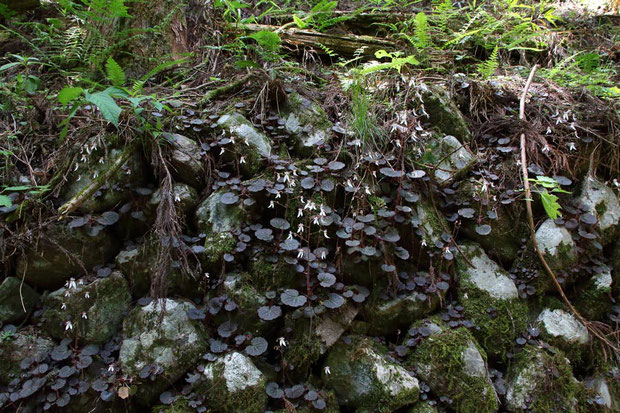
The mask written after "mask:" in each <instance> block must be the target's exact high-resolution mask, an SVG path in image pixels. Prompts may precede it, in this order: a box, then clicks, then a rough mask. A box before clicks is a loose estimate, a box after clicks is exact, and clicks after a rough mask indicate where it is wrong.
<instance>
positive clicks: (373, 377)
mask: <svg viewBox="0 0 620 413" xmlns="http://www.w3.org/2000/svg"><path fill="white" fill-rule="evenodd" d="M326 371H329V374H326ZM323 380H324V381H325V382H326V383H327V387H329V388H331V389H332V390H334V392H335V393H336V397H337V398H338V402H339V404H340V405H341V406H346V407H349V408H353V409H356V411H357V412H392V411H394V410H397V409H400V408H401V407H404V406H407V405H409V404H413V403H415V402H416V401H418V399H419V395H420V386H419V383H418V380H417V379H416V378H415V377H413V376H412V375H411V374H410V373H409V372H408V371H407V370H406V369H405V368H404V367H403V366H401V365H400V364H398V363H397V362H396V361H394V360H392V359H390V358H389V357H388V355H387V349H386V348H385V347H383V346H382V345H380V344H378V343H376V342H375V341H374V340H372V339H371V338H368V337H363V336H350V337H347V339H346V340H343V339H341V340H340V341H339V342H338V343H337V344H336V345H335V346H334V347H333V348H332V349H331V350H330V352H329V354H328V356H327V359H326V360H325V365H324V369H323Z"/></svg>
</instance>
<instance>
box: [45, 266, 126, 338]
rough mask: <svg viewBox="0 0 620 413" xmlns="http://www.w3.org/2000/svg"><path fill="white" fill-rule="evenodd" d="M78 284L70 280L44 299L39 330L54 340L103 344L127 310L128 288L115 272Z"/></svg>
mask: <svg viewBox="0 0 620 413" xmlns="http://www.w3.org/2000/svg"><path fill="white" fill-rule="evenodd" d="M82 281H83V280H82V279H80V280H77V281H71V282H70V285H69V286H67V287H63V288H61V289H59V290H56V291H54V292H52V293H50V294H49V295H48V296H47V297H45V299H44V305H45V308H46V310H45V311H44V312H43V315H42V320H43V324H42V329H43V330H44V331H45V332H47V333H48V334H49V335H50V336H52V337H54V338H55V339H58V340H61V339H63V338H65V337H72V338H74V339H76V340H78V341H79V342H80V343H82V344H84V343H95V344H104V343H105V342H106V341H108V340H109V339H111V338H112V337H113V336H114V335H116V332H117V330H118V328H119V326H120V324H121V322H122V319H123V316H124V315H125V312H126V311H127V310H128V308H129V304H130V302H131V294H130V292H129V285H128V284H127V281H126V280H125V277H124V276H123V274H121V273H120V272H118V271H115V272H113V273H112V274H111V275H110V276H109V277H107V278H102V279H98V280H95V281H93V282H92V283H90V284H85V283H83V282H82ZM67 323H71V324H70V325H71V326H72V327H71V328H70V329H68V327H67Z"/></svg>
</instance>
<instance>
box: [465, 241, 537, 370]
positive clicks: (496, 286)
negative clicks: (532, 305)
mask: <svg viewBox="0 0 620 413" xmlns="http://www.w3.org/2000/svg"><path fill="white" fill-rule="evenodd" d="M460 250H461V251H462V252H463V254H464V255H465V257H463V256H461V255H459V256H458V257H457V270H456V273H457V275H458V280H459V281H458V296H459V302H460V303H461V304H462V305H463V307H464V308H465V311H464V312H465V317H467V318H468V319H471V320H472V321H473V322H474V323H475V325H476V327H477V328H476V329H475V330H473V334H474V336H475V337H476V338H477V339H478V342H479V343H480V345H481V346H482V347H483V348H484V349H485V351H486V353H487V355H489V356H492V357H494V358H501V359H504V360H505V357H506V353H507V352H509V351H511V350H512V348H513V347H514V343H515V341H514V340H515V339H516V338H517V336H518V335H520V334H521V333H522V332H523V331H525V329H526V327H527V322H528V309H527V306H526V304H525V302H523V301H521V299H520V298H519V293H518V291H517V287H516V285H515V283H514V282H513V281H512V279H510V277H509V275H508V273H507V272H506V271H505V270H504V269H502V268H501V267H500V266H499V265H497V264H496V263H495V262H494V261H493V260H491V259H490V258H489V257H488V256H487V255H486V253H485V252H484V250H483V249H482V248H480V246H479V245H478V244H474V243H467V244H461V246H460ZM470 263H471V264H472V265H473V267H472V266H471V265H470Z"/></svg>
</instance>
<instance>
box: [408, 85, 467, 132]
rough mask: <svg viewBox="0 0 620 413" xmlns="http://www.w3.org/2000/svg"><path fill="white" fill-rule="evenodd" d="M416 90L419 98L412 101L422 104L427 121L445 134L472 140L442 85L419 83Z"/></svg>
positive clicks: (460, 114) (465, 124) (464, 121)
mask: <svg viewBox="0 0 620 413" xmlns="http://www.w3.org/2000/svg"><path fill="white" fill-rule="evenodd" d="M416 91H417V93H418V95H419V96H420V98H421V100H419V101H416V100H412V102H414V103H417V102H419V105H418V106H422V105H423V106H424V111H425V112H426V114H428V121H429V122H430V124H431V125H432V126H433V127H435V128H436V129H437V130H439V131H441V132H443V133H445V134H448V135H454V136H456V137H457V138H458V139H459V140H460V141H462V142H465V143H469V142H471V141H472V135H471V133H470V132H469V127H468V126H467V121H466V120H465V117H464V116H463V114H462V113H461V111H460V110H459V108H458V107H457V106H456V104H455V103H454V101H453V100H452V98H451V97H450V93H449V91H448V90H447V89H446V88H445V87H444V86H442V85H439V84H435V85H427V84H420V85H419V86H418V87H417V90H416Z"/></svg>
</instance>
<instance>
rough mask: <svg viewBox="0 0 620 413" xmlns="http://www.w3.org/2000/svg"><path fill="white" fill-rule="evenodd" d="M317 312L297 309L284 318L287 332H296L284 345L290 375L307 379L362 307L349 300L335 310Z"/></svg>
mask: <svg viewBox="0 0 620 413" xmlns="http://www.w3.org/2000/svg"><path fill="white" fill-rule="evenodd" d="M318 308H319V309H320V307H318ZM318 312H319V313H318V314H316V313H314V312H313V313H312V314H309V313H307V312H305V311H304V310H302V309H297V310H295V311H294V312H292V313H290V314H287V315H286V317H285V322H284V328H285V331H292V332H293V335H292V337H291V338H290V339H289V342H288V344H287V346H286V347H285V348H283V357H284V360H285V362H286V364H287V366H288V368H289V370H290V372H289V374H290V375H294V376H295V377H297V378H299V379H300V380H305V379H307V377H308V376H309V374H310V371H311V368H312V367H313V365H314V363H315V362H316V361H318V360H319V359H320V358H321V357H322V356H323V355H324V354H325V353H327V351H328V350H329V349H330V348H331V347H332V346H333V345H334V344H335V343H336V342H337V341H338V340H339V339H340V337H341V336H342V335H343V334H344V333H345V332H346V331H347V330H348V329H349V327H350V325H351V323H352V322H353V319H354V318H355V317H356V316H357V313H358V312H359V308H358V307H357V306H355V305H353V304H351V303H346V304H344V305H343V306H342V307H340V308H337V309H334V310H327V309H325V308H323V309H322V310H319V311H318Z"/></svg>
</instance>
